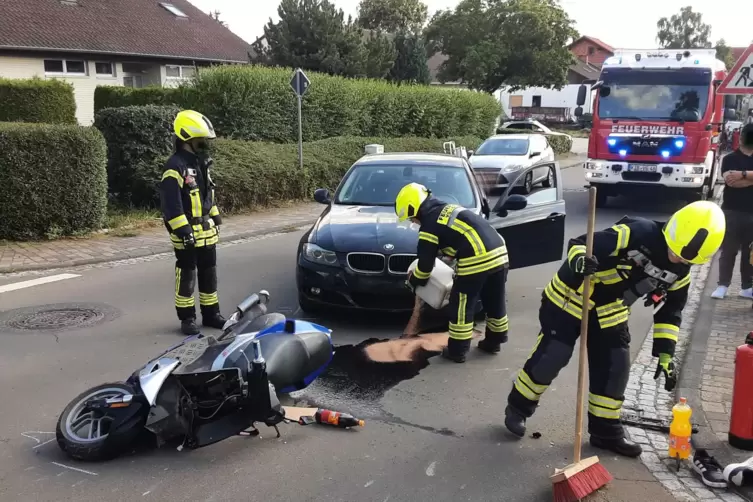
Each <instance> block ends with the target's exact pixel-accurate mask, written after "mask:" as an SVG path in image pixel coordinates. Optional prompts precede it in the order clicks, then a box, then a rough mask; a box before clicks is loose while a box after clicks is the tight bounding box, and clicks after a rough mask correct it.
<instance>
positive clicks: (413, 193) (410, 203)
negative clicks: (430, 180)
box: [395, 183, 431, 221]
mask: <svg viewBox="0 0 753 502" xmlns="http://www.w3.org/2000/svg"><path fill="white" fill-rule="evenodd" d="M429 194H431V192H430V191H429V189H428V188H426V187H425V186H423V185H420V184H418V183H409V184H407V185H405V186H404V187H403V188H401V189H400V191H399V192H398V193H397V197H396V198H395V213H397V219H398V221H405V220H407V219H409V218H414V217H415V216H416V215H417V214H418V209H419V208H420V207H421V204H423V203H424V201H425V200H426V199H427V198H428V197H429Z"/></svg>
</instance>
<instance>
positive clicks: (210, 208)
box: [160, 150, 222, 249]
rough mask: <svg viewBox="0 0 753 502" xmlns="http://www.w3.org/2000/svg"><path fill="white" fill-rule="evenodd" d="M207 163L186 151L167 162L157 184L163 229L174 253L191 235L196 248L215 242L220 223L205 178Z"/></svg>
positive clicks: (212, 193)
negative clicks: (167, 233) (158, 186)
mask: <svg viewBox="0 0 753 502" xmlns="http://www.w3.org/2000/svg"><path fill="white" fill-rule="evenodd" d="M211 163H212V161H211V160H202V159H200V158H199V157H198V156H196V155H194V154H193V153H191V152H188V151H186V150H179V151H178V152H176V153H175V154H173V156H172V157H170V159H168V161H167V164H166V165H165V172H164V173H163V174H162V181H161V183H160V202H161V205H162V217H163V219H164V220H165V226H166V227H167V230H168V232H170V240H171V241H172V243H173V246H174V247H175V248H176V249H183V248H184V246H183V238H184V237H185V236H187V235H189V234H191V233H193V236H194V239H195V240H196V244H195V246H196V247H203V246H211V245H212V244H216V243H217V241H218V240H219V237H218V233H217V226H218V225H220V224H221V223H222V217H221V216H220V211H219V209H217V205H216V204H215V200H214V183H212V180H211V178H210V177H209V167H210V166H211Z"/></svg>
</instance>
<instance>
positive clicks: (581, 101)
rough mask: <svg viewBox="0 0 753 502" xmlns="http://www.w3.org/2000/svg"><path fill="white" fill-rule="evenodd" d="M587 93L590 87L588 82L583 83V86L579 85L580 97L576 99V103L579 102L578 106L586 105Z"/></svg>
mask: <svg viewBox="0 0 753 502" xmlns="http://www.w3.org/2000/svg"><path fill="white" fill-rule="evenodd" d="M587 93H588V88H587V87H586V84H581V86H580V87H578V99H577V100H576V101H575V104H577V105H578V106H583V105H585V104H586V94H587Z"/></svg>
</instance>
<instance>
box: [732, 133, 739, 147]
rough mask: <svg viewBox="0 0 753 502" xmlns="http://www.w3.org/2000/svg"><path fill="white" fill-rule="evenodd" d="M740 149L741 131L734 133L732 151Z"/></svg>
mask: <svg viewBox="0 0 753 502" xmlns="http://www.w3.org/2000/svg"><path fill="white" fill-rule="evenodd" d="M738 148H740V129H735V130H734V131H732V150H737V149H738Z"/></svg>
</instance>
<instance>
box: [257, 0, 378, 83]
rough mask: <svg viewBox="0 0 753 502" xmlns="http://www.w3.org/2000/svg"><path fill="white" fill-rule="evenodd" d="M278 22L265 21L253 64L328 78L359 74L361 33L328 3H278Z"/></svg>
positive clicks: (318, 0) (289, 0)
mask: <svg viewBox="0 0 753 502" xmlns="http://www.w3.org/2000/svg"><path fill="white" fill-rule="evenodd" d="M277 14H278V15H279V17H280V20H279V21H278V22H277V23H274V22H272V20H271V19H270V20H269V23H267V25H266V26H265V27H264V35H265V36H264V38H265V39H266V44H265V43H263V41H262V40H257V41H256V42H255V43H254V44H253V52H254V53H255V56H254V58H253V62H257V63H262V64H268V65H273V66H288V67H294V68H295V67H299V68H303V69H304V70H312V71H321V72H325V73H329V74H332V75H345V76H357V75H360V74H362V73H363V64H364V43H363V35H362V32H361V30H360V29H359V28H358V27H357V26H355V24H354V23H353V22H352V20H351V19H350V18H348V20H347V22H346V21H345V15H344V14H343V11H342V10H341V9H338V8H337V7H335V5H334V4H333V3H331V2H330V1H328V0H282V1H281V2H280V5H279V6H278V7H277Z"/></svg>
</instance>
